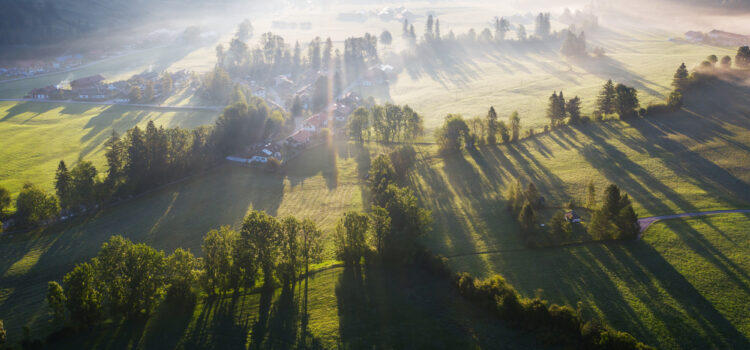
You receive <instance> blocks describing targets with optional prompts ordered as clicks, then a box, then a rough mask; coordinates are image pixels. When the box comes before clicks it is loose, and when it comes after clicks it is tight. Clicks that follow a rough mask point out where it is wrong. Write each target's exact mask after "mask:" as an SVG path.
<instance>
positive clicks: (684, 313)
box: [450, 214, 750, 349]
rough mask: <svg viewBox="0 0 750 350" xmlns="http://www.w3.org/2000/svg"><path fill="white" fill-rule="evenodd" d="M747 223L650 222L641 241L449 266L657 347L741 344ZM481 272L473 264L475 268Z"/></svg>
mask: <svg viewBox="0 0 750 350" xmlns="http://www.w3.org/2000/svg"><path fill="white" fill-rule="evenodd" d="M748 230H750V216H747V215H741V214H731V215H718V216H710V217H706V218H692V219H685V220H682V219H680V220H670V221H664V222H659V223H656V224H654V225H652V227H651V228H649V229H648V231H647V232H646V233H645V235H644V239H643V241H638V242H628V243H616V244H592V245H586V246H579V247H573V248H556V249H541V250H532V251H521V252H506V253H501V254H490V255H484V256H467V257H460V258H453V259H451V261H450V262H451V264H452V265H453V267H454V268H456V269H458V270H467V271H471V272H473V273H476V274H478V275H480V276H486V275H489V274H490V273H500V274H502V275H504V276H505V277H506V278H507V279H508V281H509V282H510V283H511V284H513V285H514V286H516V287H517V288H518V289H519V291H520V292H521V293H522V294H524V295H533V294H534V293H535V292H536V291H537V289H543V292H542V295H543V297H544V298H547V299H549V300H550V301H551V302H556V303H568V304H575V303H576V302H577V301H579V300H581V301H583V307H584V310H585V311H586V314H587V315H588V317H599V318H602V319H605V320H607V321H608V322H609V323H610V324H612V326H614V327H615V328H617V329H620V330H624V331H628V332H631V333H632V334H633V335H635V336H636V337H637V338H638V339H640V340H641V341H643V342H645V343H647V344H649V345H652V346H656V347H658V348H665V349H677V348H683V349H708V348H716V349H745V348H747V347H748V346H750V342H749V341H748V338H749V337H750V327H749V324H748V319H747V310H748V307H749V306H750V289H749V288H748V286H749V285H750V277H749V276H750V275H749V274H750V260H749V259H748V256H749V255H748V253H750V252H748V246H749V244H750V237H748V235H747V232H748ZM479 265H481V267H478V266H479Z"/></svg>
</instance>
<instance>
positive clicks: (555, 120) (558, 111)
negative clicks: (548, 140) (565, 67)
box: [547, 91, 565, 127]
mask: <svg viewBox="0 0 750 350" xmlns="http://www.w3.org/2000/svg"><path fill="white" fill-rule="evenodd" d="M560 94H562V91H561V92H560ZM560 100H561V98H559V97H558V96H557V91H555V92H553V93H552V96H550V97H549V103H548V105H547V118H549V119H550V124H551V125H552V126H553V127H554V126H557V125H559V124H560V123H561V122H562V119H563V118H564V117H565V111H564V104H565V102H564V98H562V100H563V102H562V103H560Z"/></svg>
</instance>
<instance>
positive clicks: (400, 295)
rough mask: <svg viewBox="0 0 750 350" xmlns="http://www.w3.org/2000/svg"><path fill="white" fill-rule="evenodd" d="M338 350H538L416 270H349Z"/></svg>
mask: <svg viewBox="0 0 750 350" xmlns="http://www.w3.org/2000/svg"><path fill="white" fill-rule="evenodd" d="M336 301H337V304H338V314H339V334H340V343H339V347H340V348H346V349H363V348H387V349H390V348H399V349H404V348H407V349H423V348H445V349H465V348H495V347H497V346H498V344H503V346H504V347H507V348H538V347H540V346H539V344H537V343H536V341H535V339H533V336H532V335H529V334H525V333H522V332H518V331H517V330H512V329H509V328H507V327H506V325H505V324H504V323H502V322H501V321H499V320H498V319H497V318H496V317H495V316H494V315H491V314H490V313H489V312H488V310H482V309H479V308H478V307H477V306H476V305H473V304H469V303H468V302H466V301H465V300H463V298H462V297H461V296H459V295H458V294H457V293H456V292H455V291H454V289H453V287H452V286H451V285H450V284H449V283H448V281H446V280H443V279H440V278H438V277H436V276H434V275H432V274H431V273H429V272H426V271H423V270H421V269H419V268H416V267H380V266H368V265H366V266H361V267H355V266H347V267H345V268H344V271H343V272H342V273H341V274H340V275H339V280H338V282H337V284H336Z"/></svg>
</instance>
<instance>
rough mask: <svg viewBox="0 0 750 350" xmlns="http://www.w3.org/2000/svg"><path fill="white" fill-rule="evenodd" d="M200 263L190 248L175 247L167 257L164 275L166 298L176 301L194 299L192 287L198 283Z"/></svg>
mask: <svg viewBox="0 0 750 350" xmlns="http://www.w3.org/2000/svg"><path fill="white" fill-rule="evenodd" d="M199 268H200V264H199V261H198V259H196V258H195V256H193V253H191V252H190V250H184V249H182V248H177V249H175V251H174V253H172V255H170V256H169V257H168V258H167V261H166V276H167V281H166V282H167V284H168V285H169V287H168V288H167V298H168V299H171V300H175V301H178V302H191V301H193V300H194V299H195V291H194V289H193V288H194V287H195V285H197V283H198V269H199Z"/></svg>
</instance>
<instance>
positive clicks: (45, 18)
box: [0, 0, 226, 45]
mask: <svg viewBox="0 0 750 350" xmlns="http://www.w3.org/2000/svg"><path fill="white" fill-rule="evenodd" d="M222 2H226V1H224V0H219V1H211V0H153V1H149V0H128V1H124V0H0V9H2V10H1V11H0V45H39V44H49V43H55V42H58V41H60V40H65V39H71V38H75V36H78V35H81V34H83V33H87V32H90V31H93V30H99V29H104V30H109V29H118V28H121V27H123V26H125V25H133V24H134V23H133V22H134V21H138V20H142V19H144V18H146V17H149V16H150V14H152V13H154V12H155V11H156V10H160V11H177V10H183V9H186V8H191V7H194V6H195V5H198V4H221V3H222Z"/></svg>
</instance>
